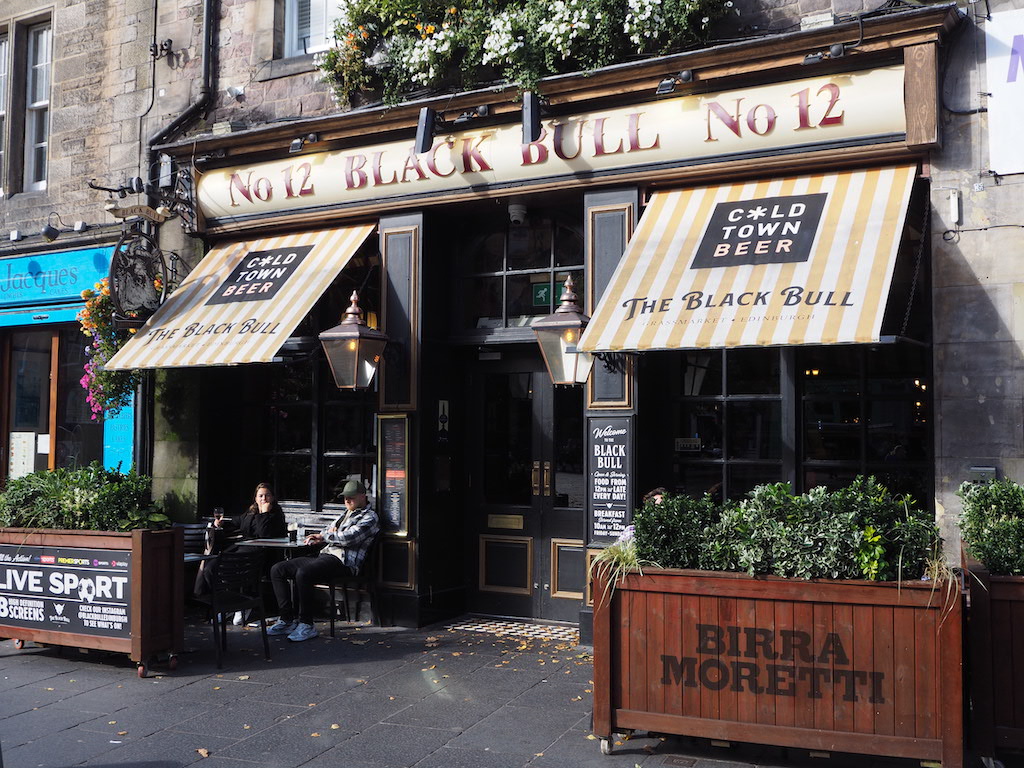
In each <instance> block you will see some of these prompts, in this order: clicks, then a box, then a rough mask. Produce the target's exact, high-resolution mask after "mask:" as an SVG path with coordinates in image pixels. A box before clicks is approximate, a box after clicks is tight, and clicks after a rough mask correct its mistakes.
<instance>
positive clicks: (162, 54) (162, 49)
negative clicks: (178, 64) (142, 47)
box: [149, 39, 174, 61]
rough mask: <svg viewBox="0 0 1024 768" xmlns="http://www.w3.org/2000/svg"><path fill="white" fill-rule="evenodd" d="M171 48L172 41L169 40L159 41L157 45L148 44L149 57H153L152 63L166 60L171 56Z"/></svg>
mask: <svg viewBox="0 0 1024 768" xmlns="http://www.w3.org/2000/svg"><path fill="white" fill-rule="evenodd" d="M173 48H174V41H173V40H170V39H168V40H161V41H160V43H159V44H157V43H150V44H149V55H150V56H152V57H153V60H154V61H156V60H158V59H163V58H166V57H167V56H170V55H171V51H172V50H173Z"/></svg>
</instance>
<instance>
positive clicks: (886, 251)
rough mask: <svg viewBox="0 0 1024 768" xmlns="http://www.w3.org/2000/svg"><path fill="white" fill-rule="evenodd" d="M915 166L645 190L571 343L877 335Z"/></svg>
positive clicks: (768, 341) (827, 340)
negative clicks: (643, 203)
mask: <svg viewBox="0 0 1024 768" xmlns="http://www.w3.org/2000/svg"><path fill="white" fill-rule="evenodd" d="M916 170H917V169H916V166H911V165H907V166H897V167H891V168H877V169H871V170H863V171H850V172H843V173H826V174H817V175H811V176H794V177H790V178H781V179H771V180H768V181H754V182H749V183H742V184H724V185H721V186H714V187H701V188H697V189H685V190H676V191H672V192H658V193H655V194H654V195H653V197H652V199H651V201H650V204H649V205H648V207H647V209H646V210H645V211H644V214H643V216H642V217H641V219H640V223H639V224H638V226H637V230H636V232H635V233H634V235H633V237H632V239H631V240H630V242H629V245H628V246H627V248H626V252H625V254H623V256H622V259H621V261H620V262H619V265H618V268H617V269H616V271H615V274H614V275H613V276H612V279H611V281H610V282H609V284H608V287H607V288H606V290H605V292H604V295H603V296H602V297H601V300H600V301H599V302H598V304H597V308H596V310H595V311H594V314H593V318H592V319H591V321H590V324H589V325H588V326H587V329H586V331H585V332H584V334H583V336H582V338H581V339H580V344H579V346H580V348H581V349H582V350H585V351H590V352H603V351H642V350H648V349H695V348H720V347H740V346H772V345H790V344H840V343H857V342H872V341H878V340H879V334H880V329H881V325H882V316H883V315H884V313H885V305H886V301H887V299H888V296H889V287H890V284H891V282H892V274H893V268H894V267H895V264H896V253H897V250H898V248H899V243H900V237H901V235H902V232H903V222H904V218H905V216H906V212H907V205H908V202H909V200H910V192H911V188H912V186H913V183H914V178H915V176H916Z"/></svg>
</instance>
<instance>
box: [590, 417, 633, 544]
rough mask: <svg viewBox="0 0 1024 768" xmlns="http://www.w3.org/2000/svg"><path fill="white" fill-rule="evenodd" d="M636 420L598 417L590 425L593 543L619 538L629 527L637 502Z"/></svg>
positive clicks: (591, 532) (591, 525) (591, 531)
mask: <svg viewBox="0 0 1024 768" xmlns="http://www.w3.org/2000/svg"><path fill="white" fill-rule="evenodd" d="M632 432H633V424H632V420H631V419H630V417H628V416H618V417H598V418H592V419H589V420H588V423H587V456H588V468H589V470H590V472H589V480H588V487H587V496H588V498H589V501H590V503H589V505H588V506H589V508H590V539H591V541H602V540H603V541H608V540H611V539H614V538H616V537H617V536H618V535H619V534H620V533H621V532H622V529H623V528H625V527H626V526H627V525H628V524H629V520H630V503H631V502H630V500H631V499H632V498H633V476H632V462H633V457H632V455H631V448H632Z"/></svg>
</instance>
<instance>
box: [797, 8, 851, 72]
mask: <svg viewBox="0 0 1024 768" xmlns="http://www.w3.org/2000/svg"><path fill="white" fill-rule="evenodd" d="M857 23H858V24H859V25H860V35H859V36H858V37H857V42H855V43H832V45H830V46H829V47H828V48H827V49H825V50H821V51H814V52H813V53H808V54H807V55H806V56H804V60H803V63H804V64H819V63H821V62H823V61H829V60H831V59H841V58H843V57H844V56H845V55H846V52H847V51H849V50H851V49H853V48H856V47H857V46H858V45H860V44H861V43H862V42H864V18H863V17H862V16H858V17H857Z"/></svg>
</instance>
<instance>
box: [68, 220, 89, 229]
mask: <svg viewBox="0 0 1024 768" xmlns="http://www.w3.org/2000/svg"><path fill="white" fill-rule="evenodd" d="M71 229H72V230H74V231H75V232H88V231H89V230H90V229H92V227H91V226H90V225H89V224H88V223H86V222H84V221H76V222H75V223H74V226H72V227H71Z"/></svg>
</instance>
